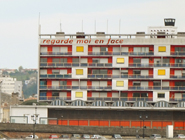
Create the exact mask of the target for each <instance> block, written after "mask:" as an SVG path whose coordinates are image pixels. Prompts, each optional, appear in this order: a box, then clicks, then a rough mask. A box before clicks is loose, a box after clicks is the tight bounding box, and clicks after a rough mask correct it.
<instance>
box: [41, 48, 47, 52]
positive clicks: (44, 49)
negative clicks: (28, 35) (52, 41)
mask: <svg viewBox="0 0 185 140" xmlns="http://www.w3.org/2000/svg"><path fill="white" fill-rule="evenodd" d="M47 51H48V48H47V47H41V48H40V52H47Z"/></svg>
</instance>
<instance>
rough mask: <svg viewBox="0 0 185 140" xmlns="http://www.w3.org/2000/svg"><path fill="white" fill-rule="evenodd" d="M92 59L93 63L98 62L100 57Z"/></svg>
mask: <svg viewBox="0 0 185 140" xmlns="http://www.w3.org/2000/svg"><path fill="white" fill-rule="evenodd" d="M92 60H93V63H100V59H98V58H93V59H92Z"/></svg>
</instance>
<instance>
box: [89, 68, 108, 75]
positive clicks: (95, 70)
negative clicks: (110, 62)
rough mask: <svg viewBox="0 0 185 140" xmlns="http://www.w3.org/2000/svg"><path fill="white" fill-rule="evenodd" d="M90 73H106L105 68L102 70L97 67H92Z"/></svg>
mask: <svg viewBox="0 0 185 140" xmlns="http://www.w3.org/2000/svg"><path fill="white" fill-rule="evenodd" d="M92 73H93V74H107V70H104V69H101V70H99V69H93V70H92Z"/></svg>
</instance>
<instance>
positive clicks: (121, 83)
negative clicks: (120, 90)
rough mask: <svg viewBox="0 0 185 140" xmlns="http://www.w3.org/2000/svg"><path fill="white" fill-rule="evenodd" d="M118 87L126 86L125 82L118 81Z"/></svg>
mask: <svg viewBox="0 0 185 140" xmlns="http://www.w3.org/2000/svg"><path fill="white" fill-rule="evenodd" d="M116 86H117V87H123V86H124V81H116Z"/></svg>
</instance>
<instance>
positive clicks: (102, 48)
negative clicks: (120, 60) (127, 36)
mask: <svg viewBox="0 0 185 140" xmlns="http://www.w3.org/2000/svg"><path fill="white" fill-rule="evenodd" d="M100 51H101V52H107V51H108V48H107V47H100Z"/></svg>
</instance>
